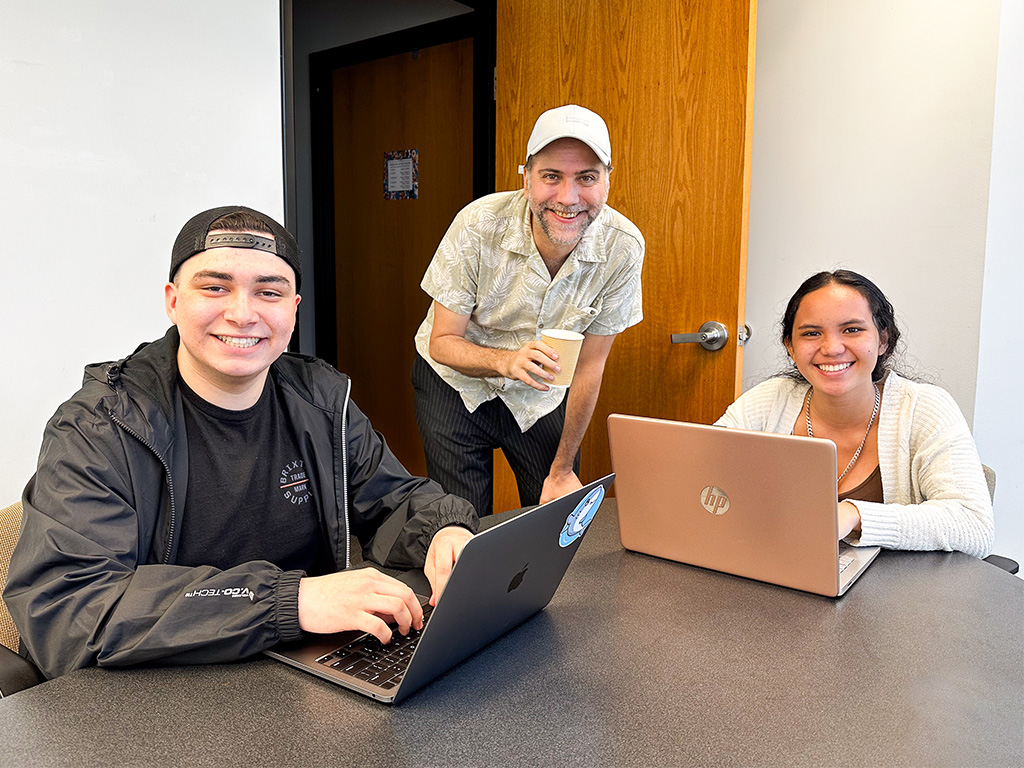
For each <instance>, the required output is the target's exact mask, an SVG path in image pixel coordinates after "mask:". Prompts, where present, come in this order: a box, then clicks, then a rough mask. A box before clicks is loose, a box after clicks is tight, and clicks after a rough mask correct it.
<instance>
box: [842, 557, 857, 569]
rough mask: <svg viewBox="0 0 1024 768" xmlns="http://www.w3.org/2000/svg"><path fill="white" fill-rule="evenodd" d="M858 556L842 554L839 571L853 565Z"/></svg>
mask: <svg viewBox="0 0 1024 768" xmlns="http://www.w3.org/2000/svg"><path fill="white" fill-rule="evenodd" d="M855 559H856V558H855V557H854V556H853V555H840V556H839V572H840V573H842V572H843V571H845V570H846V568H847V566H849V565H851V564H852V563H853V561H854V560H855Z"/></svg>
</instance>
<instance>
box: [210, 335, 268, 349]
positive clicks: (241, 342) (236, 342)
mask: <svg viewBox="0 0 1024 768" xmlns="http://www.w3.org/2000/svg"><path fill="white" fill-rule="evenodd" d="M217 338H218V339H220V340H221V341H223V342H224V343H225V344H227V345H228V346H229V347H238V348H239V349H248V348H249V347H255V346H256V345H257V344H259V343H260V340H259V339H255V338H252V337H249V338H245V339H239V338H236V337H234V336H218V337H217Z"/></svg>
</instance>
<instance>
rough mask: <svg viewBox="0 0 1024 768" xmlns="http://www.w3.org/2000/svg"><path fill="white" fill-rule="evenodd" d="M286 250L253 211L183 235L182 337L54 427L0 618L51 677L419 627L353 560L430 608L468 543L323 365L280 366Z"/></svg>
mask: <svg viewBox="0 0 1024 768" xmlns="http://www.w3.org/2000/svg"><path fill="white" fill-rule="evenodd" d="M300 280H301V266H300V262H299V258H298V249H297V246H296V244H295V241H294V239H293V238H292V236H291V235H290V234H289V233H288V232H287V230H285V229H284V228H283V227H282V226H280V225H279V224H278V223H277V222H275V221H274V220H273V219H271V218H269V217H268V216H265V215H264V214H261V213H259V212H257V211H254V210H252V209H248V208H244V207H239V206H235V207H227V208H216V209H211V210H209V211H204V212H203V213H200V214H198V215H197V216H195V217H193V218H192V219H191V220H190V221H189V222H188V223H186V224H185V226H184V228H183V229H182V231H181V233H180V234H179V235H178V238H177V240H176V241H175V244H174V248H173V250H172V256H171V269H170V282H168V283H167V285H166V286H165V303H166V309H167V315H168V317H169V318H170V319H171V322H172V323H173V327H172V328H171V329H170V330H168V332H167V334H166V335H165V336H164V337H163V338H162V339H160V340H158V341H154V342H152V343H148V344H143V345H142V346H140V347H139V348H138V349H137V350H136V351H135V352H134V353H132V354H131V355H129V356H128V357H126V358H124V359H123V360H120V361H118V362H116V363H106V364H99V365H92V366H89V367H88V368H87V369H86V373H85V382H84V384H83V386H82V388H81V390H79V392H78V393H77V394H76V395H75V396H74V397H72V398H71V399H70V400H69V401H68V402H66V403H64V405H62V406H61V407H60V408H59V409H58V410H57V412H56V414H55V415H54V416H53V418H52V419H51V420H50V422H49V424H48V425H47V427H46V432H45V435H44V438H43V445H42V449H41V452H40V457H39V464H38V467H37V471H36V474H35V475H34V476H33V477H32V479H31V480H30V481H29V484H28V486H27V487H26V489H25V494H24V498H23V504H24V523H23V526H22V533H21V538H20V540H19V543H18V546H17V548H16V549H15V552H14V556H13V557H12V559H11V566H10V572H9V575H8V583H7V587H6V589H5V591H4V601H5V602H6V604H7V605H8V607H9V609H10V611H11V614H12V616H13V617H14V620H15V623H16V624H17V626H18V629H19V631H20V632H21V636H22V640H23V644H24V646H25V650H26V651H27V652H28V654H29V655H30V657H31V658H32V659H33V660H34V661H35V662H36V663H37V664H38V665H39V667H40V668H41V669H42V671H43V672H44V674H46V675H47V676H48V677H55V676H56V675H59V674H62V673H64V672H67V671H69V670H72V669H76V668H79V667H84V666H89V665H94V664H95V665H100V666H125V665H132V664H140V663H145V662H161V663H178V664H189V663H204V662H220V661H231V660H235V659H239V658H243V657H246V656H249V655H252V654H255V653H258V652H259V651H262V650H263V649H265V648H268V647H270V646H272V645H274V644H276V643H278V642H280V641H287V640H294V639H297V638H299V637H300V636H301V635H302V633H303V632H304V631H305V632H320V633H327V632H338V631H342V630H348V629H359V630H363V631H367V632H371V633H373V634H374V635H376V636H377V637H379V638H380V639H381V640H382V641H384V642H387V641H389V640H390V638H391V634H392V633H391V629H390V628H389V627H388V624H387V622H389V621H393V622H395V623H397V625H398V628H399V631H401V632H402V633H403V634H405V633H407V632H408V631H409V629H410V627H416V628H420V627H421V626H422V619H423V615H422V609H421V608H420V605H419V602H418V601H417V599H416V597H415V595H414V594H413V592H412V590H410V589H409V588H408V587H407V586H405V585H404V584H402V583H401V582H399V581H397V580H395V579H393V578H391V577H389V576H387V575H385V574H383V573H381V572H380V571H378V570H375V569H372V568H362V569H355V570H347V568H348V567H349V565H350V562H349V536H350V535H355V536H356V537H357V538H358V540H359V541H360V543H361V544H362V546H363V552H364V556H365V557H366V559H368V560H370V561H374V562H376V563H379V564H382V565H386V566H389V567H396V568H409V567H419V566H422V567H423V568H424V570H425V572H426V575H427V578H428V579H429V581H430V584H431V588H432V590H433V595H432V597H431V601H432V602H433V601H435V600H436V597H437V595H438V594H440V591H441V589H443V587H444V584H445V582H446V580H447V578H448V575H449V574H450V572H451V569H452V566H453V564H454V562H455V560H456V558H457V557H458V555H459V553H460V552H461V550H462V547H463V546H464V545H465V543H466V541H467V540H468V539H469V538H470V537H471V536H472V532H473V531H475V530H476V528H477V525H478V520H477V516H476V513H475V512H474V510H473V508H472V506H471V505H470V504H469V502H467V501H465V500H463V499H460V498H458V497H456V496H452V495H449V494H446V493H444V491H443V490H442V489H441V488H440V486H438V485H437V484H436V483H434V482H433V481H430V480H427V479H424V478H417V477H412V476H411V475H409V473H408V472H407V471H406V470H405V469H404V467H402V465H401V464H400V463H399V461H398V460H397V459H396V458H395V456H394V455H393V454H392V453H391V451H390V450H389V449H388V447H387V445H386V443H385V442H384V440H383V439H382V438H381V436H380V435H379V434H378V433H376V432H374V431H373V428H372V427H371V425H370V423H369V421H368V420H367V419H366V417H365V416H364V415H363V414H362V413H361V412H360V411H359V409H358V408H357V407H356V406H355V404H354V403H352V402H351V400H350V399H349V391H350V382H349V380H348V378H347V377H345V376H344V375H342V374H340V373H338V372H337V371H336V370H335V369H334V368H332V367H331V366H329V365H327V364H326V363H324V362H322V361H320V360H317V359H315V358H311V357H305V356H301V355H294V354H289V353H286V352H285V349H286V347H287V345H288V341H289V339H290V337H291V334H292V330H293V329H294V326H295V316H296V309H297V307H298V304H299V301H300V296H299V294H298V289H299V283H300Z"/></svg>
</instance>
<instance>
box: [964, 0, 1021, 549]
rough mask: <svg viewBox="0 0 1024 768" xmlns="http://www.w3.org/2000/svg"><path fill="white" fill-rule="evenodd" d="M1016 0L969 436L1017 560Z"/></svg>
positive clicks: (1010, 10) (997, 139) (1002, 73)
mask: <svg viewBox="0 0 1024 768" xmlns="http://www.w3.org/2000/svg"><path fill="white" fill-rule="evenodd" d="M1022 139H1024V0H1003V8H1002V17H1001V19H1000V23H999V67H998V70H997V73H996V102H995V133H994V136H993V138H992V187H991V193H990V195H989V217H988V247H987V251H986V256H985V289H984V292H983V294H982V302H981V349H980V352H979V355H978V397H977V401H976V403H977V404H976V406H975V410H974V437H975V440H976V441H977V443H978V450H979V451H980V452H981V455H982V456H983V457H984V460H985V462H986V463H987V464H989V465H990V466H991V467H992V468H993V469H995V470H996V477H997V483H996V501H995V510H996V551H997V552H999V553H1000V554H1004V555H1006V556H1008V557H1012V558H1013V559H1014V560H1016V561H1017V562H1018V563H1024V407H1022V403H1021V395H1022V394H1024V384H1022V382H1024V355H1021V354H1020V353H1019V352H1017V350H1016V349H1015V346H1016V345H1017V343H1018V342H1019V333H1018V330H1019V328H1020V327H1021V314H1022V311H1021V299H1022V297H1024V141H1022Z"/></svg>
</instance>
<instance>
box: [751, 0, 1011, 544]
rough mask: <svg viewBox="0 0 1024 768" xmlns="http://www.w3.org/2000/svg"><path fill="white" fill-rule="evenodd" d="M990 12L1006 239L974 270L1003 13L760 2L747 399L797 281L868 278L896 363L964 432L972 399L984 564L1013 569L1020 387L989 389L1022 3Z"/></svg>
mask: <svg viewBox="0 0 1024 768" xmlns="http://www.w3.org/2000/svg"><path fill="white" fill-rule="evenodd" d="M1004 4H1005V5H1006V6H1007V9H1008V11H1009V12H1008V14H1007V17H1006V19H1007V20H1006V21H1005V22H1004V25H1003V30H1002V32H1003V35H1002V38H1003V39H1002V44H1003V55H1002V58H1001V59H999V63H1000V72H1001V79H1000V85H1001V94H1002V97H1004V98H1002V101H1003V102H1010V101H1012V100H1013V98H1014V97H1013V96H1012V94H1016V96H1015V98H1016V100H1017V101H1016V107H1015V111H1014V108H1011V107H1010V105H1009V104H1008V103H1007V104H1006V108H1005V109H1003V110H1002V111H1001V112H1000V113H999V120H1000V123H999V126H998V130H997V131H996V136H997V138H999V137H1002V138H1001V141H1000V144H999V145H998V146H999V147H1001V150H1000V151H999V152H997V154H996V157H995V162H996V163H998V165H997V166H996V168H995V169H994V170H993V172H992V195H993V200H992V204H993V206H995V207H994V208H993V220H994V221H1001V222H1003V226H1004V234H1003V235H1002V236H1001V237H1000V239H999V241H998V242H991V243H989V245H988V248H989V254H990V261H989V262H988V264H986V243H987V239H986V238H987V235H986V231H987V227H988V224H989V190H990V163H991V162H992V161H993V152H992V142H993V104H994V103H995V100H996V66H997V51H998V50H999V46H998V43H999V37H1000V3H999V0H974V1H973V2H970V3H966V2H962V0H898V1H897V2H893V1H892V0H828V2H819V1H812V0H759V3H758V29H757V58H756V71H755V86H754V143H753V160H752V165H751V169H752V174H751V199H750V240H749V264H748V269H747V311H746V319H747V323H748V324H749V325H751V326H752V328H753V331H754V336H753V338H752V339H751V341H750V342H749V343H748V346H747V348H746V351H745V353H744V355H745V360H744V385H745V386H746V387H749V386H751V385H752V384H754V383H756V382H758V381H761V380H763V379H764V378H767V377H768V376H770V375H771V374H772V373H774V372H776V371H778V370H781V369H782V367H783V366H784V364H785V355H784V352H783V350H782V347H781V344H780V343H779V341H778V334H779V325H778V321H779V318H780V317H781V315H782V311H783V309H784V308H785V304H786V302H787V300H788V299H789V297H790V296H791V295H792V293H793V291H794V290H795V289H796V287H797V286H798V285H799V284H800V282H801V281H803V279H804V278H806V277H808V276H809V275H811V274H813V273H814V272H817V271H820V270H823V269H835V268H839V267H844V268H849V269H853V270H855V271H857V272H861V273H863V274H865V275H867V276H868V277H870V278H872V279H873V280H874V281H875V282H876V283H878V284H879V286H880V287H881V288H882V290H883V291H885V292H886V294H887V295H888V296H889V298H890V299H891V300H892V302H893V305H894V306H895V308H896V310H897V318H898V320H899V322H900V327H901V330H903V332H904V339H905V341H906V345H907V347H906V348H907V352H908V354H907V356H906V358H905V360H904V362H905V364H906V367H907V368H908V369H909V370H910V371H911V372H912V373H914V374H917V375H918V376H921V377H922V378H925V379H926V380H931V381H933V382H934V383H937V384H939V385H941V386H943V387H945V388H946V389H947V390H949V392H950V393H951V394H952V395H953V396H954V397H955V398H956V400H957V402H958V403H959V404H960V408H961V409H962V410H963V412H964V415H965V416H966V417H967V419H968V421H969V422H972V420H974V416H975V408H976V397H975V394H976V388H977V395H978V397H977V411H978V414H979V417H981V416H982V415H984V421H985V425H986V427H985V438H984V440H982V439H981V436H980V435H979V441H980V442H981V443H982V445H981V453H982V456H983V459H984V461H985V462H986V463H988V464H990V465H991V466H993V467H995V468H996V470H997V472H998V475H999V491H998V494H999V495H998V497H997V498H998V503H997V505H996V510H997V518H996V529H997V533H996V550H997V551H998V552H1001V553H1002V554H1006V555H1009V556H1011V557H1014V558H1015V559H1017V560H1018V561H1021V562H1024V546H1022V541H1021V538H1022V537H1021V527H1020V523H1019V522H1017V520H1018V518H1019V517H1020V515H1019V514H1012V513H1014V512H1017V513H1019V511H1020V510H1021V509H1022V508H1024V506H1022V504H1024V501H1022V499H1021V497H1020V495H1019V488H1020V482H1021V474H1022V466H1024V465H1022V462H1021V460H1020V450H1021V449H1020V444H1021V435H1022V434H1024V431H1022V430H1021V428H1020V427H1019V422H1018V428H1017V429H1013V428H1012V426H1011V425H1010V422H1009V420H1008V419H1007V418H1006V417H1007V415H1008V414H1010V413H1014V412H1019V410H1020V409H1019V402H1018V401H1019V395H1020V392H1021V388H1020V385H1019V382H1020V377H1019V376H1017V377H1014V381H1015V382H1016V392H1012V393H1011V392H1010V385H1009V378H1007V379H1006V380H1005V383H1004V384H1002V385H999V384H997V383H996V382H995V381H994V380H993V378H992V374H993V373H994V369H996V368H997V367H998V366H1001V365H1005V363H1006V360H1005V358H1006V357H1008V356H1007V355H1005V354H1003V355H999V359H998V361H997V360H996V355H997V352H996V351H995V349H994V348H993V345H999V344H1000V343H1001V342H1003V340H1004V339H1006V338H1007V332H1008V330H1009V329H1013V328H1014V327H1015V326H1016V325H1018V321H1017V304H1018V303H1019V301H1020V298H1019V297H1020V296H1021V294H1022V291H1021V288H1022V286H1021V281H1020V272H1019V269H1020V267H1019V265H1020V260H1021V248H1020V242H1021V237H1020V233H1021V229H1020V226H1021V225H1020V214H1021V206H1020V186H1019V185H1020V179H1021V174H1020V137H1021V135H1022V127H1024V123H1022V120H1021V115H1020V83H1021V66H1020V46H1021V43H1022V40H1024V34H1021V32H1022V31H1024V30H1022V29H1021V25H1020V21H1019V16H1020V5H1021V0H1004ZM1014 18H1015V19H1017V20H1016V21H1012V19H1014ZM1009 49H1013V50H1015V51H1016V53H1015V54H1011V53H1009V52H1008V51H1009ZM1014 57H1015V58H1014ZM1004 69H1005V71H1003V70H1004ZM1012 163H1016V166H1015V168H1014V167H1012ZM1014 173H1015V174H1016V175H1013V174H1014ZM997 179H1002V181H1001V182H999V183H998V184H997ZM1014 194H1016V195H1017V197H1016V200H1015V201H1014V200H1013V199H1012V197H1013V195H1014ZM1012 204H1015V205H1016V207H1015V208H1013V207H1012ZM997 209H998V211H999V213H996V210H997ZM1011 209H1012V212H1011ZM1011 219H1012V221H1011ZM983 305H984V310H985V311H984V316H983V313H982V307H983ZM983 320H984V323H985V328H986V329H987V333H988V334H991V336H992V338H986V340H985V342H986V343H985V346H984V347H982V365H981V368H980V369H979V338H980V333H979V328H980V327H981V326H982V322H983ZM1009 332H1011V333H1012V330H1011V331H1009ZM1003 343H1005V342H1003ZM1020 365H1021V363H1020V360H1019V359H1018V360H1016V361H1014V362H1012V363H1011V366H1016V369H1015V370H1016V371H1018V372H1019V370H1020ZM979 377H980V378H979ZM979 382H980V383H979ZM1017 418H1018V419H1019V416H1018V417H1017ZM977 423H978V425H979V426H981V421H978V422H977ZM1008 428H1009V429H1008ZM989 433H991V434H992V436H991V437H989ZM1014 445H1015V446H1016V449H1015V450H1016V453H1014V448H1013V446H1014ZM1014 487H1016V488H1017V491H1016V493H1017V494H1018V495H1017V496H1016V499H1015V500H1014V499H1013V498H1012V496H1011V494H1012V493H1013V492H1014V491H1013V490H1012V489H1013V488H1014Z"/></svg>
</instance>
